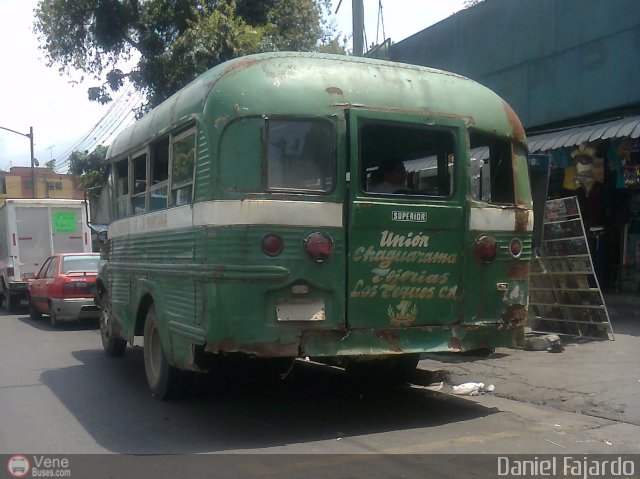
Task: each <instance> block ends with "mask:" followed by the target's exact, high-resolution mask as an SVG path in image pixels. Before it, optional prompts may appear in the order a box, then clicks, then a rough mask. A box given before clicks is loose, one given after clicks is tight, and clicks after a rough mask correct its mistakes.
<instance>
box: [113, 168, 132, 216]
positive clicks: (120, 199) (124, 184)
mask: <svg viewBox="0 0 640 479" xmlns="http://www.w3.org/2000/svg"><path fill="white" fill-rule="evenodd" d="M114 171H115V184H116V188H115V195H116V209H117V211H116V216H117V217H118V218H126V217H127V216H129V160H128V158H125V159H124V160H120V161H118V162H117V163H116V165H115V169H114Z"/></svg>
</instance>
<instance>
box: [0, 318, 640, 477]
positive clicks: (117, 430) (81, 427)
mask: <svg viewBox="0 0 640 479" xmlns="http://www.w3.org/2000/svg"><path fill="white" fill-rule="evenodd" d="M0 361H1V364H2V369H1V372H0V411H1V412H2V414H1V415H0V453H2V454H13V453H35V452H37V453H45V454H56V453H64V454H79V453H127V454H149V453H151V454H153V453H160V454H167V453H179V454H180V453H182V454H184V453H189V454H191V453H216V452H233V453H255V452H259V453H296V454H297V453H337V454H351V453H372V452H373V453H375V452H381V453H404V454H410V453H417V454H422V453H486V452H492V453H496V452H500V453H527V454H542V453H558V454H570V453H574V454H582V453H638V452H640V446H639V445H638V440H637V438H638V437H640V427H638V426H635V425H633V424H625V423H620V422H616V421H613V420H611V419H604V418H598V417H592V416H586V415H580V414H574V413H571V412H567V411H561V410H559V409H556V408H549V407H540V406H537V405H533V404H527V403H524V402H520V401H515V400H510V399H505V398H500V397H497V396H495V395H486V396H481V397H477V398H459V397H453V396H450V395H448V394H442V393H434V392H431V391H427V390H424V389H422V388H420V387H403V388H397V389H394V390H391V391H372V390H366V389H363V388H359V387H354V386H353V385H351V384H349V383H348V382H347V381H346V378H345V377H344V376H343V375H342V374H340V373H339V372H331V371H327V370H320V369H319V368H311V367H304V365H301V366H300V367H299V368H297V369H296V370H295V371H294V374H293V375H292V377H290V378H289V379H288V380H287V381H284V382H280V383H276V384H273V383H272V384H262V385H256V386H252V385H248V384H234V385H232V387H226V388H223V387H220V386H217V387H209V389H208V390H207V392H206V393H205V394H204V395H202V396H201V397H194V398H190V399H186V400H181V401H175V402H161V401H157V400H154V399H153V398H152V397H151V396H150V394H149V392H148V390H147V387H146V383H145V378H144V368H143V359H142V349H141V348H140V347H135V348H131V347H130V348H128V349H127V352H126V354H125V356H124V357H123V358H115V359H114V358H108V357H106V356H105V355H104V354H103V352H102V349H101V345H100V337H99V332H98V330H97V329H96V325H95V324H86V323H84V324H73V325H68V326H65V327H63V328H61V329H58V330H52V329H51V327H50V326H49V325H48V323H47V321H46V320H42V321H32V320H30V319H29V318H28V317H26V316H23V315H4V316H2V315H0ZM335 467H338V468H339V467H341V466H338V465H336V466H335Z"/></svg>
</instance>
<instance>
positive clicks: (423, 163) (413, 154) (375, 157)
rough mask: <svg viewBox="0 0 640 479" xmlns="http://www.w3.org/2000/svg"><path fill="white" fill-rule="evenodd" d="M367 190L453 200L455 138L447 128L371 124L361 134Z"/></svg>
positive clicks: (361, 154)
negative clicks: (451, 197) (450, 198)
mask: <svg viewBox="0 0 640 479" xmlns="http://www.w3.org/2000/svg"><path fill="white" fill-rule="evenodd" d="M358 144H359V149H360V167H361V175H360V177H361V178H362V185H361V186H362V189H363V191H365V192H367V193H371V194H376V195H377V194H382V195H384V194H408V195H423V196H436V197H445V198H446V197H450V196H451V195H452V194H453V189H454V181H453V180H454V174H453V172H454V167H455V159H456V148H455V136H454V135H453V133H452V132H451V131H448V130H446V129H443V128H433V127H425V126H424V125H416V124H411V123H396V122H393V123H392V122H377V121H376V122H367V123H366V124H365V125H363V126H362V127H360V129H359V131H358Z"/></svg>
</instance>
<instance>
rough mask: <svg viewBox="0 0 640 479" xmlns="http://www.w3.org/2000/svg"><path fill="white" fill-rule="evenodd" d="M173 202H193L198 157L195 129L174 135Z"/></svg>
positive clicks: (176, 204) (172, 166)
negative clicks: (195, 166)
mask: <svg viewBox="0 0 640 479" xmlns="http://www.w3.org/2000/svg"><path fill="white" fill-rule="evenodd" d="M171 153H172V161H171V204H172V205H173V206H180V205H186V204H189V203H191V197H192V194H193V170H194V164H195V158H196V132H195V129H192V130H188V131H185V132H184V133H181V134H179V135H176V136H175V137H173V143H172V145H171Z"/></svg>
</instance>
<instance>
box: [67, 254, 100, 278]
mask: <svg viewBox="0 0 640 479" xmlns="http://www.w3.org/2000/svg"><path fill="white" fill-rule="evenodd" d="M99 261H100V256H99V255H95V256H65V257H64V258H63V260H62V268H61V273H62V274H67V273H69V272H71V271H87V272H92V273H97V272H98V262H99Z"/></svg>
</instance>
